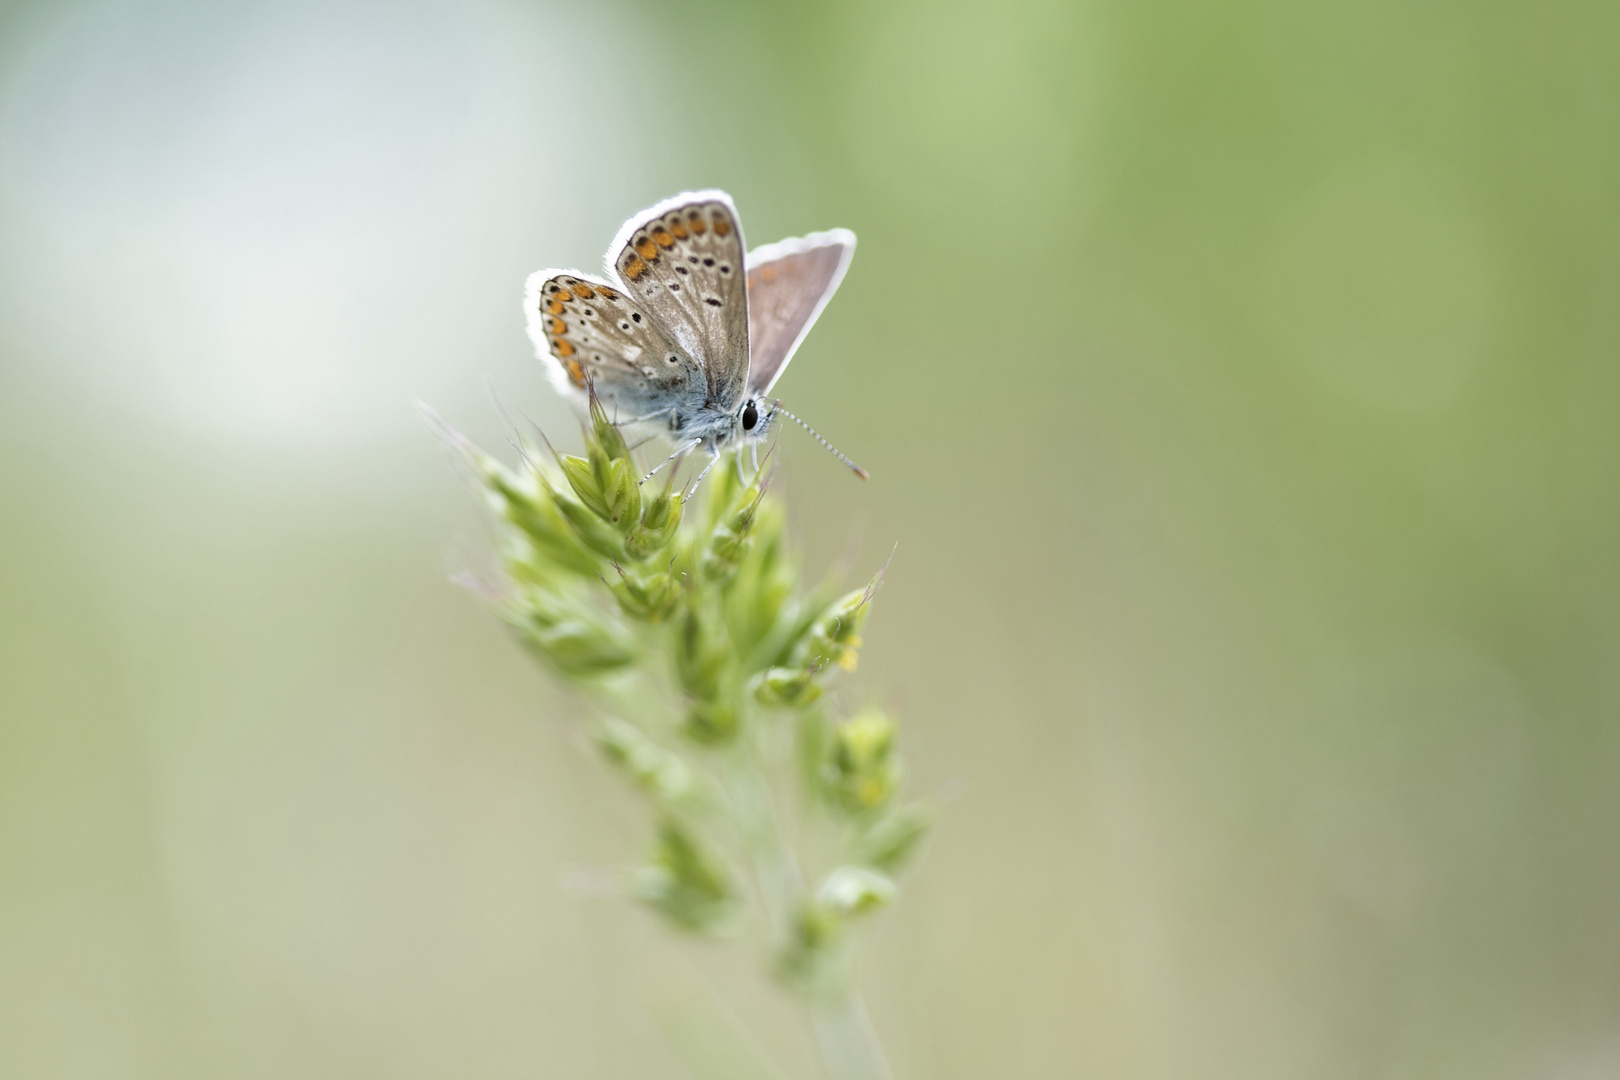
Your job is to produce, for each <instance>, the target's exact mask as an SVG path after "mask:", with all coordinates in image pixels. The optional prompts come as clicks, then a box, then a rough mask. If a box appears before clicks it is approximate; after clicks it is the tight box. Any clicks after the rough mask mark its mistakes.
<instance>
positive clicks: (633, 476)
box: [560, 391, 641, 533]
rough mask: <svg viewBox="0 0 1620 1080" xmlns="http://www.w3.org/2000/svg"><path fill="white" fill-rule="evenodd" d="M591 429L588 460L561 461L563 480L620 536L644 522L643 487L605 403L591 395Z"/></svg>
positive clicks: (627, 449)
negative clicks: (609, 417)
mask: <svg viewBox="0 0 1620 1080" xmlns="http://www.w3.org/2000/svg"><path fill="white" fill-rule="evenodd" d="M590 418H591V426H590V429H589V430H588V431H587V432H586V433H585V456H584V457H582V458H580V457H572V456H569V457H565V458H563V459H562V460H561V462H560V464H561V465H562V471H563V476H564V477H566V478H567V480H568V486H569V487H571V488H573V489H574V494H575V495H577V496H578V497H579V501H580V502H581V503H583V504H584V505H585V507H586V508H587V509H589V510H590V511H591V512H592V513H593V514H595V515H596V516H597V517H599V518H601V519H602V520H603V521H605V522H607V523H608V524H609V525H612V526H613V527H614V528H615V529H616V530H618V531H619V532H621V533H626V532H629V531H630V529H631V528H632V527H634V526H635V525H636V524H637V523H638V522H639V521H640V519H641V484H640V477H639V476H638V474H637V471H636V466H635V462H633V461H631V460H630V449H629V447H628V446H626V445H625V442H624V436H623V435H621V434H620V433H619V429H618V428H616V427H614V426H613V425H612V424H611V423H609V421H608V417H607V413H606V411H604V410H603V408H602V403H601V402H600V401H599V400H597V397H596V393H595V392H594V391H592V393H591V400H590Z"/></svg>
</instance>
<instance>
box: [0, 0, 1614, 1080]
mask: <svg viewBox="0 0 1620 1080" xmlns="http://www.w3.org/2000/svg"><path fill="white" fill-rule="evenodd" d="M0 11H3V14H0V1076H4V1077H7V1078H12V1077H16V1078H26V1080H34V1078H41V1080H43V1078H58V1077H60V1078H67V1077H95V1078H103V1077H105V1078H123V1077H131V1078H135V1077H141V1078H145V1077H153V1078H158V1077H165V1078H167V1077H199V1078H201V1077H210V1078H211V1077H238V1078H244V1080H246V1078H265V1080H269V1078H282V1077H309V1078H324V1077H332V1078H337V1077H344V1078H355V1077H390V1078H407V1080H410V1078H421V1080H430V1078H440V1077H450V1076H455V1077H464V1078H490V1080H495V1078H507V1077H537V1076H545V1077H550V1076H557V1077H600V1078H608V1077H624V1076H643V1077H666V1076H667V1077H679V1076H683V1075H685V1073H683V1071H682V1066H681V1064H680V1062H679V1059H678V1057H677V1055H676V1053H675V1052H674V1050H672V1048H671V1042H670V1039H669V1038H668V1036H667V1034H666V1031H667V1030H668V1029H669V1028H670V1026H671V1022H670V1019H669V1018H670V1017H671V1016H672V1015H675V1014H678V1013H679V1012H680V1011H681V1010H682V1009H685V1008H688V1007H689V1006H688V1005H687V1004H686V1003H688V1002H689V1001H691V1000H694V995H703V994H713V995H717V996H718V997H719V998H721V999H723V1000H729V1001H730V1003H731V1004H730V1006H729V1007H730V1008H731V1009H732V1010H734V1012H735V1013H736V1015H737V1019H738V1021H739V1022H740V1023H741V1024H743V1025H744V1026H747V1027H748V1028H750V1029H752V1030H754V1031H755V1032H756V1033H757V1038H758V1039H759V1041H760V1042H761V1043H762V1044H763V1045H764V1046H765V1047H766V1048H767V1049H768V1050H769V1051H770V1052H771V1053H772V1054H774V1055H776V1056H777V1057H779V1058H780V1059H782V1060H783V1061H784V1062H785V1063H786V1068H787V1069H788V1071H789V1074H790V1075H792V1076H794V1077H807V1076H809V1075H810V1073H809V1060H810V1059H809V1056H808V1053H807V1051H806V1049H805V1045H804V1041H803V1037H802V1034H801V1033H800V1032H799V1030H798V1029H797V1027H796V1026H795V1018H794V1014H793V1012H792V1010H791V1009H790V1008H788V1007H787V1006H786V1005H785V1004H783V1003H782V1002H780V1001H778V1000H776V999H775V998H773V997H771V996H769V995H768V994H762V993H761V992H760V987H761V986H762V985H763V981H762V979H761V978H760V976H759V975H758V974H757V972H756V969H755V966H754V962H753V959H752V958H748V957H743V958H728V957H725V956H723V955H719V954H714V953H711V952H709V951H705V950H690V949H685V948H680V947H676V946H673V945H671V944H670V943H669V942H668V941H667V939H666V937H665V935H664V934H663V933H662V932H661V930H660V929H659V928H658V927H656V926H655V925H653V924H652V922H651V920H650V919H649V918H648V917H647V916H646V915H645V914H644V913H642V912H641V911H639V910H636V909H633V908H630V907H628V906H625V905H623V904H620V903H618V902H615V901H612V900H605V899H602V898H600V897H596V896H591V895H586V894H583V893H582V892H581V891H580V890H578V889H572V888H570V887H569V886H568V884H567V883H568V880H569V878H570V876H573V877H575V878H579V877H584V878H586V879H588V878H589V877H590V874H591V872H592V870H593V868H600V867H604V866H612V865H616V864H618V863H621V862H623V861H625V860H627V859H629V858H631V857H632V856H633V855H634V854H635V853H636V851H637V850H638V844H639V843H640V841H641V838H642V835H643V823H642V821H641V817H640V814H639V813H638V812H637V810H636V808H635V807H634V805H633V802H632V800H631V799H629V798H628V797H627V796H625V795H624V793H623V792H622V791H621V790H620V788H619V785H618V783H617V781H616V778H614V777H612V776H609V775H607V774H606V773H605V772H604V770H602V769H601V768H599V767H598V766H597V764H596V763H595V762H594V761H592V760H591V759H590V757H589V755H588V754H587V753H586V752H584V751H583V750H582V749H581V747H580V744H579V740H578V738H577V736H576V734H575V732H574V728H573V727H571V725H570V723H569V718H570V717H571V716H573V715H575V707H574V705H573V704H571V703H570V702H569V701H568V700H567V699H566V698H565V697H564V696H562V695H561V694H559V693H558V692H557V691H555V690H554V689H553V688H552V687H551V686H550V684H549V683H548V681H547V680H546V678H545V677H544V675H543V674H542V673H541V672H539V671H538V670H536V669H535V668H534V667H533V666H532V665H531V664H530V663H529V661H528V660H527V659H526V658H525V657H524V656H523V655H522V654H520V652H519V651H518V649H517V648H516V647H515V646H514V645H513V644H512V643H511V642H510V641H509V640H508V639H507V637H506V636H505V634H504V633H503V631H502V630H501V629H500V628H499V627H498V626H497V625H496V624H495V622H494V620H493V619H492V618H490V617H489V616H488V614H487V613H486V612H484V611H483V610H482V609H481V608H480V607H479V605H478V604H477V603H476V602H474V601H473V600H472V599H471V598H469V597H468V596H466V595H465V594H463V593H461V592H460V591H458V590H457V589H456V588H454V587H453V586H451V585H449V584H448V583H447V580H446V579H447V575H448V573H449V572H450V571H452V570H453V569H455V568H456V567H457V566H458V565H460V564H461V563H464V562H468V561H476V560H477V559H478V558H479V552H480V550H481V549H482V547H483V545H485V544H486V543H487V537H486V535H485V533H484V531H483V528H482V525H481V523H480V519H479V512H478V507H477V505H476V503H475V501H474V499H473V498H472V497H471V496H470V495H469V493H468V492H467V491H466V490H465V489H464V488H463V487H461V486H460V484H459V483H458V481H457V480H456V478H455V475H454V471H453V469H452V467H451V465H450V463H449V461H448V460H447V459H446V457H445V455H444V454H443V453H442V451H441V450H440V449H439V447H438V446H437V445H436V444H435V443H434V441H433V440H432V439H431V438H430V437H429V436H428V435H427V433H426V432H425V431H424V430H423V428H422V426H421V424H420V423H419V421H418V419H417V417H416V415H415V413H414V411H413V407H412V403H413V401H414V400H415V399H417V398H423V399H426V400H428V401H430V402H432V403H433V404H434V405H436V406H437V407H438V408H439V409H440V410H441V411H442V412H443V413H444V414H445V415H446V416H447V418H449V419H450V420H451V421H452V422H454V423H456V424H458V425H460V426H462V427H464V428H466V429H467V430H469V431H470V432H471V433H472V434H473V435H474V436H475V437H477V438H478V439H480V440H481V441H483V442H484V443H485V444H486V445H489V446H491V447H494V448H501V447H502V438H501V424H500V421H499V419H498V416H497V414H496V411H495V409H494V408H493V407H492V406H491V405H490V404H489V402H488V400H487V398H486V397H485V392H484V389H483V385H482V379H483V376H484V374H485V373H486V372H489V373H492V374H493V376H494V379H495V382H496V385H497V386H498V387H499V389H500V392H501V393H502V395H503V397H504V398H505V399H506V400H508V401H509V402H511V403H512V404H514V405H515V406H518V407H521V408H523V409H525V410H527V411H529V412H530V413H532V414H533V415H535V416H536V417H537V418H539V420H540V421H541V422H542V424H544V425H545V426H546V427H547V428H548V430H551V431H554V432H565V431H569V430H570V429H571V427H572V422H571V420H569V418H568V413H567V410H566V408H565V407H564V406H563V405H562V404H561V403H560V402H559V401H558V400H556V399H555V397H554V396H553V395H552V393H551V391H550V389H549V387H548V386H546V385H545V383H544V380H543V378H542V374H541V369H540V367H539V365H538V362H537V361H535V360H534V359H533V357H532V355H531V352H530V348H529V345H528V343H527V341H526V340H525V337H524V334H523V322H522V318H521V314H520V311H519V299H520V295H521V288H522V284H523V279H524V277H525V275H526V274H527V273H528V272H529V271H531V270H534V269H537V268H540V267H542V266H552V265H577V266H582V267H585V268H587V269H590V268H595V267H596V266H597V265H599V260H600V257H601V251H602V249H603V247H604V246H605V244H606V241H607V240H608V238H609V237H610V236H612V234H613V232H614V230H615V228H616V227H617V226H618V224H619V223H620V221H621V220H623V218H625V217H626V216H628V215H629V214H630V213H631V212H633V211H635V210H637V209H639V208H640V207H642V206H644V205H646V204H648V203H651V202H653V201H654V200H656V199H658V198H660V197H663V196H665V195H668V194H670V193H672V192H674V191H677V190H681V189H683V188H692V187H699V186H709V185H715V186H723V187H725V188H727V189H729V190H730V191H731V192H732V193H733V194H734V195H735V196H736V199H737V202H738V205H739V207H740V208H741V210H742V214H743V219H744V223H745V226H746V228H747V230H748V234H749V239H750V241H751V242H752V243H756V244H757V243H762V242H765V241H769V240H775V239H777V238H779V237H782V236H785V235H797V234H800V233H803V232H807V231H810V230H813V229H820V228H827V227H831V226H835V225H843V226H848V227H850V228H852V229H854V230H855V231H856V232H857V233H858V234H859V235H860V239H861V248H860V252H859V254H858V257H857V258H856V260H855V264H854V267H853V269H852V271H851V273H850V275H849V277H848V279H847V280H846V281H845V283H844V286H843V289H842V291H841V292H840V293H839V295H838V297H837V299H836V300H835V301H834V303H833V304H832V305H831V306H830V307H829V309H828V311H827V312H826V314H825V315H824V316H823V318H822V320H821V323H820V324H819V325H818V327H817V328H816V330H815V332H814V334H813V335H812V336H811V338H810V339H809V341H808V343H807V344H806V346H805V348H804V349H803V350H802V352H801V354H800V357H799V359H798V361H797V363H796V364H795V365H794V367H793V369H792V370H791V371H790V372H789V373H788V375H787V377H786V378H785V379H784V380H783V382H782V383H781V385H780V387H779V391H780V392H781V393H782V394H783V395H784V397H785V399H786V401H787V402H788V403H789V405H790V407H792V408H794V409H795V410H796V411H798V412H799V413H800V414H801V415H803V416H805V417H806V418H807V419H808V420H810V422H812V423H814V424H816V425H817V426H818V427H819V428H820V429H821V430H822V431H823V432H824V433H825V434H826V435H827V436H828V437H829V438H831V439H832V440H833V441H834V442H835V443H837V444H839V445H840V446H841V447H842V448H843V449H844V450H845V451H846V452H848V453H849V454H850V455H851V456H853V457H854V458H856V459H857V460H858V461H860V462H861V463H862V464H863V465H865V466H866V467H867V468H869V469H870V470H871V472H872V477H873V479H872V481H871V482H870V483H869V484H864V485H863V484H861V483H859V482H856V481H854V480H852V479H851V478H850V476H849V475H848V474H847V473H846V472H845V471H844V470H843V469H842V468H841V467H840V466H839V465H838V464H837V463H836V462H835V461H833V460H832V459H831V458H830V457H828V456H827V455H825V454H824V453H822V452H821V451H820V450H819V449H818V448H816V447H815V446H814V445H813V444H812V443H811V442H810V441H809V440H808V439H807V438H806V437H804V436H803V434H802V432H797V431H794V430H788V431H786V432H785V433H784V435H783V440H782V441H783V446H782V450H781V452H782V454H783V455H784V457H785V459H786V462H787V481H786V487H787V490H788V495H789V499H790V507H791V511H792V514H793V517H794V521H795V528H796V530H797V532H798V534H799V535H800V537H801V538H802V548H803V550H804V552H805V554H806V558H807V562H808V564H809V566H810V569H811V571H812V573H815V572H817V571H819V569H820V568H821V567H823V566H825V565H826V564H828V563H829V562H831V561H833V560H834V559H835V558H836V557H837V555H838V553H839V552H840V551H842V550H844V549H846V548H847V547H848V546H849V545H850V544H851V543H852V542H853V543H857V544H858V549H859V561H858V563H857V573H858V574H859V576H865V573H867V572H869V570H870V568H871V567H873V566H875V565H876V564H877V563H878V562H881V560H882V559H883V557H884V556H885V555H886V554H887V553H888V551H889V548H890V546H891V545H892V544H894V543H895V542H896V541H898V543H899V554H898V556H897V557H896V559H895V563H894V566H893V567H892V570H891V573H890V576H889V584H888V586H887V588H886V589H885V591H884V593H883V595H882V597H881V600H880V603H879V606H878V608H877V612H876V615H875V617H874V619H873V621H872V623H871V624H870V626H869V629H868V633H867V640H868V648H867V650H866V653H865V663H864V664H863V666H862V670H861V672H860V673H859V680H860V683H861V685H863V686H864V687H865V688H866V689H867V690H868V691H869V692H870V694H871V695H872V696H873V697H875V698H877V699H878V700H880V701H884V702H887V703H889V704H891V705H893V706H894V707H895V708H896V709H897V710H898V711H899V712H900V714H901V715H902V717H903V718H904V721H905V723H906V725H907V738H908V740H909V742H908V749H909V755H910V761H911V765H912V772H911V776H912V780H913V783H914V785H915V787H916V789H917V790H919V791H921V792H924V793H931V794H933V795H935V796H936V797H940V798H944V799H947V800H949V805H948V808H947V810H946V813H945V816H944V818H943V821H942V823H941V825H940V827H939V829H938V831H937V835H936V837H935V840H934V843H933V846H932V850H931V853H930V855H929V858H928V859H927V860H926V861H925V862H924V864H923V866H922V868H921V869H920V871H919V872H918V873H917V874H916V875H915V877H914V878H913V880H912V883H911V886H910V888H909V889H908V891H907V893H906V896H905V898H904V900H903V902H902V904H901V905H900V906H899V908H898V909H897V910H895V911H893V912H891V913H889V914H888V915H886V916H885V917H884V918H883V920H882V921H881V922H880V923H879V924H878V925H877V926H876V927H875V928H874V931H873V933H872V935H871V939H870V948H869V950H868V955H867V958H866V964H865V969H864V977H863V982H864V984H865V986H866V988H867V992H868V998H869V1003H870V1006H871V1010H872V1013H873V1017H874V1020H875V1023H876V1024H877V1026H878V1028H879V1030H880V1031H881V1033H882V1035H883V1037H884V1039H885V1041H886V1043H887V1045H888V1047H889V1050H890V1053H891V1055H892V1057H893V1059H894V1062H895V1065H896V1068H897V1071H898V1072H899V1074H900V1075H901V1076H902V1077H905V1078H914V1080H920V1078H924V1077H927V1078H940V1080H953V1078H979V1077H989V1076H995V1077H1002V1076H1007V1077H1032V1078H1065V1077H1096V1078H1121V1080H1123V1078H1166V1080H1169V1078H1200V1080H1202V1078H1228V1077H1230V1078H1234V1080H1236V1078H1244V1080H1265V1078H1278V1080H1283V1078H1297V1077H1323V1078H1341V1077H1342V1078H1360V1077H1367V1078H1407V1077H1411V1078H1416V1077H1441V1078H1447V1077H1456V1078H1464V1077H1466V1078H1515V1080H1518V1078H1524V1080H1532V1078H1535V1080H1541V1078H1545V1080H1597V1078H1600V1077H1614V1076H1620V784H1617V776H1620V723H1617V719H1620V717H1617V706H1620V421H1617V417H1616V414H1617V408H1620V362H1617V360H1620V7H1617V6H1616V5H1615V4H1613V3H1612V2H1603V0H1565V2H1553V3H1543V4H1531V3H1518V4H1512V3H1478V2H1476V3H1465V2H1461V0H1405V2H1399V3H1397V2H1394V0H1362V2H1349V0H1332V2H1324V3H1297V2H1296V3H1278V2H1268V0H1228V2H1221V3H1196V2H1191V0H1095V2H1091V3H1057V2H1046V0H1003V2H1001V3H997V4H968V3H960V2H938V0H935V2H921V0H918V2H912V3H882V4H877V3H872V4H860V3H851V2H845V3H834V2H826V3H812V4H770V5H766V4H757V5H756V4H725V3H712V4H689V3H669V2H663V3H652V2H647V3H642V4H636V3H630V2H626V3H621V4H608V5H582V4H563V3H556V4H545V3H538V2H519V0H510V2H506V0H474V2H452V0H393V2H389V3H382V2H372V0H327V2H319V3H317V2H292V3H250V2H239V3H216V4H204V3H187V2H179V0H175V2H162V0H157V2H137V0H105V2H100V3H95V2H84V3H80V2H74V0H57V2H53V3H34V4H29V3H22V4H17V3H13V4H11V5H9V6H7V7H5V8H3V9H0ZM852 537H856V538H858V539H857V540H855V541H852V539H851V538H852ZM677 1026H678V1025H677Z"/></svg>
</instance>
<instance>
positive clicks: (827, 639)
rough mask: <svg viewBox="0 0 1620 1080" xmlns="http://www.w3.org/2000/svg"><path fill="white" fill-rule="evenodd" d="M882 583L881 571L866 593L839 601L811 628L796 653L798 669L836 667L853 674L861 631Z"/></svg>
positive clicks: (860, 592)
mask: <svg viewBox="0 0 1620 1080" xmlns="http://www.w3.org/2000/svg"><path fill="white" fill-rule="evenodd" d="M882 583H883V572H882V571H881V570H880V571H878V573H877V575H876V576H875V577H873V578H872V580H871V582H870V583H869V584H868V585H867V586H866V588H864V589H856V590H855V591H854V592H851V593H846V594H845V595H844V596H841V597H839V598H838V599H837V600H835V601H833V603H832V604H830V605H829V606H828V607H827V610H826V611H824V612H822V613H821V615H819V616H818V617H817V618H816V619H815V620H814V621H813V622H812V623H811V624H810V628H809V630H808V632H806V634H805V635H804V638H803V639H802V640H801V641H800V642H799V645H798V648H797V649H795V650H794V662H795V665H796V666H798V667H806V668H814V669H815V670H817V671H819V670H821V669H822V668H825V667H828V666H830V665H833V664H837V665H838V666H839V667H841V668H843V669H844V670H845V671H854V670H855V665H856V663H857V661H858V660H859V658H860V654H859V651H858V650H859V649H860V647H861V635H860V630H861V627H862V626H864V625H865V624H866V618H867V616H868V615H870V614H871V600H872V597H873V596H875V595H876V594H877V590H878V587H879V586H880V585H882Z"/></svg>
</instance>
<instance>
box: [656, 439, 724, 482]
mask: <svg viewBox="0 0 1620 1080" xmlns="http://www.w3.org/2000/svg"><path fill="white" fill-rule="evenodd" d="M702 441H703V440H702V439H688V440H687V441H686V442H683V443H681V445H679V446H677V447H676V448H675V452H674V453H673V454H671V455H669V457H667V458H665V459H664V464H663V465H660V466H658V469H662V468H663V467H664V465H668V464H669V463H670V462H672V461H674V460H675V459H676V458H678V457H680V456H681V455H682V454H684V453H686V452H687V451H688V450H691V449H692V448H693V447H694V446H696V445H697V444H698V443H700V442H702ZM709 464H711V465H712V464H714V463H713V462H710V463H709ZM658 469H654V470H653V471H652V472H650V473H648V474H647V475H646V476H643V477H642V478H641V480H640V483H642V484H645V483H646V482H647V481H649V480H651V479H652V478H653V477H654V476H657V475H658ZM703 471H704V472H708V471H709V470H707V469H704V470H703Z"/></svg>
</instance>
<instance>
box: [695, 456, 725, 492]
mask: <svg viewBox="0 0 1620 1080" xmlns="http://www.w3.org/2000/svg"><path fill="white" fill-rule="evenodd" d="M719 460H720V451H718V450H714V449H711V450H710V451H709V463H708V464H707V465H705V466H703V471H702V472H700V473H698V475H697V479H696V480H694V481H692V491H693V492H694V493H695V492H696V491H697V489H698V488H699V487H700V486H701V485H702V484H703V478H704V477H705V476H708V475H709V470H710V469H712V468H714V463H715V462H717V461H719Z"/></svg>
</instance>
